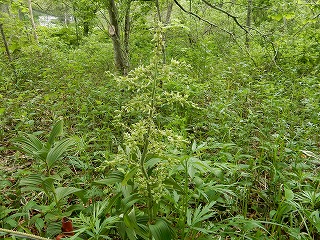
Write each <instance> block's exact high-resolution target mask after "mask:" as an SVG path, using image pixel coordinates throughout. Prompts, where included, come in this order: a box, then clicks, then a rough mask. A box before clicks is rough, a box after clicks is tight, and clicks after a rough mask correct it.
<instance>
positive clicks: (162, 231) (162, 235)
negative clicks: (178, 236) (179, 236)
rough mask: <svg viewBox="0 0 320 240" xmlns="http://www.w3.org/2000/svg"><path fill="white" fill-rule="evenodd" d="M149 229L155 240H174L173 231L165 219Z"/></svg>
mask: <svg viewBox="0 0 320 240" xmlns="http://www.w3.org/2000/svg"><path fill="white" fill-rule="evenodd" d="M149 229H150V232H151V234H152V236H153V237H154V239H155V240H170V239H173V231H172V230H171V228H170V227H169V225H168V223H167V222H166V221H165V220H163V219H159V220H157V221H156V223H155V224H153V225H149Z"/></svg>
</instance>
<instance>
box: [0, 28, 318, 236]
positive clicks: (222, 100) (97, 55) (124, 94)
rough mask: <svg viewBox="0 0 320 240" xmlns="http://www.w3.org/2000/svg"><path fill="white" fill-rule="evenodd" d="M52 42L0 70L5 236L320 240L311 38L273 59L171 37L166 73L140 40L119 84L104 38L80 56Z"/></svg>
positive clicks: (314, 39) (223, 44) (85, 44)
mask: <svg viewBox="0 0 320 240" xmlns="http://www.w3.org/2000/svg"><path fill="white" fill-rule="evenodd" d="M49 31H61V30H59V29H50V30H48V29H45V28H44V29H42V30H41V29H40V30H39V38H40V39H43V40H42V41H40V43H39V44H28V45H25V46H23V47H21V48H20V49H19V50H17V51H16V52H15V53H14V65H15V71H16V76H14V74H13V71H12V69H11V67H10V64H8V62H5V61H2V62H0V71H1V72H2V76H1V77H2V85H1V86H0V99H1V102H2V103H1V106H0V123H1V126H2V128H1V129H0V131H1V132H0V151H1V158H0V174H1V176H2V177H1V179H0V189H1V192H2V194H1V196H0V203H1V204H0V227H1V228H3V229H9V230H10V229H11V230H16V231H21V232H25V233H31V234H34V235H38V236H43V237H49V238H53V237H55V236H56V235H58V234H59V233H61V229H60V228H61V219H64V217H68V218H70V219H72V221H73V226H74V229H75V233H76V237H78V238H81V239H152V237H153V239H157V240H158V239H319V238H320V235H319V231H320V215H319V206H320V192H319V186H320V182H319V179H320V178H319V165H320V164H319V159H320V157H319V156H318V155H317V154H318V153H319V145H320V139H319V130H320V126H319V116H320V115H319V114H320V105H319V93H320V89H319V88H320V85H319V77H318V76H319V45H317V43H318V42H319V32H317V28H315V29H314V32H311V30H310V29H309V32H303V33H301V34H302V36H301V35H300V37H299V38H294V37H287V36H286V37H285V38H279V39H278V42H277V44H278V50H279V53H278V55H277V59H272V57H270V54H269V51H270V49H268V48H270V46H266V47H261V45H260V43H259V41H254V40H253V41H252V42H251V43H250V48H249V54H250V55H248V52H247V51H245V50H244V49H241V48H239V46H238V45H237V44H235V43H234V42H232V41H222V39H221V38H222V37H219V36H216V37H213V36H212V35H208V36H203V37H202V38H201V40H199V39H198V40H197V41H195V42H192V41H190V42H188V43H186V39H187V38H188V34H186V33H185V32H184V30H175V31H172V32H167V33H166V40H167V42H166V51H167V52H166V54H167V63H166V64H162V63H161V54H158V53H159V52H158V51H157V47H158V46H156V42H157V41H154V42H152V41H151V39H152V37H153V33H152V31H147V30H145V31H146V33H147V32H148V34H144V35H143V36H142V35H141V34H140V33H136V35H137V36H135V37H136V38H135V39H134V38H133V39H134V40H132V41H133V42H132V46H133V47H132V66H131V68H132V69H133V70H132V71H131V72H130V73H129V74H128V76H124V77H123V76H119V75H118V74H117V73H116V72H115V70H114V67H113V65H114V64H113V48H112V43H111V41H109V40H107V41H106V39H105V35H104V34H103V33H101V32H100V31H98V30H96V31H94V32H93V33H91V34H90V36H88V37H85V38H83V39H82V40H81V43H80V44H79V45H78V46H72V44H71V45H70V42H68V37H70V36H69V35H68V33H64V35H59V36H60V38H59V37H53V35H52V33H51V32H50V34H49V33H48V32H49ZM61 36H64V37H65V39H64V38H61ZM157 37H159V36H158V35H157V34H156V35H155V38H157ZM225 38H227V37H225ZM156 40H157V39H156ZM62 129H63V131H62ZM150 236H151V237H150ZM76 237H74V238H76ZM4 238H5V237H4ZM7 239H10V237H7Z"/></svg>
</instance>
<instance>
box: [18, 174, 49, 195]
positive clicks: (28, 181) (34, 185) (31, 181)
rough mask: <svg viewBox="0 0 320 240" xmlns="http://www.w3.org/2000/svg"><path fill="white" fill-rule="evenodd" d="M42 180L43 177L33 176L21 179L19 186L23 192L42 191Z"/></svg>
mask: <svg viewBox="0 0 320 240" xmlns="http://www.w3.org/2000/svg"><path fill="white" fill-rule="evenodd" d="M42 182H43V180H42V178H41V175H38V174H33V175H30V176H28V177H25V178H23V179H21V181H20V183H19V185H20V186H22V188H21V191H22V192H26V191H42V190H43V189H42Z"/></svg>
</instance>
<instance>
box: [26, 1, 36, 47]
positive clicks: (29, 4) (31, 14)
mask: <svg viewBox="0 0 320 240" xmlns="http://www.w3.org/2000/svg"><path fill="white" fill-rule="evenodd" d="M28 8H29V14H30V20H31V26H32V32H33V37H34V40H36V42H37V43H38V42H39V40H38V35H37V28H36V24H35V22H34V18H33V11H32V2H31V0H28Z"/></svg>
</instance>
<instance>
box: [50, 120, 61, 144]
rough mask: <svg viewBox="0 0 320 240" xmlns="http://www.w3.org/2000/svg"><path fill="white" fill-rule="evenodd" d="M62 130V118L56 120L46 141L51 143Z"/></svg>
mask: <svg viewBox="0 0 320 240" xmlns="http://www.w3.org/2000/svg"><path fill="white" fill-rule="evenodd" d="M62 132H63V120H62V119H61V120H59V121H58V122H56V123H55V124H54V126H53V128H52V130H51V133H50V136H49V139H48V143H49V144H50V145H52V144H53V143H54V140H55V138H56V137H58V136H60V135H61V134H62Z"/></svg>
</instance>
